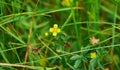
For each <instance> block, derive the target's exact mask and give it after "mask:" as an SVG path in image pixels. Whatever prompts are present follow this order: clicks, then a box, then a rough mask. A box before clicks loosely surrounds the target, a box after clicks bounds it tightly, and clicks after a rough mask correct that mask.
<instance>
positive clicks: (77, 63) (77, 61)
mask: <svg viewBox="0 0 120 70" xmlns="http://www.w3.org/2000/svg"><path fill="white" fill-rule="evenodd" d="M80 63H81V60H76V61H75V65H74V67H75V68H78V67H79V65H80Z"/></svg>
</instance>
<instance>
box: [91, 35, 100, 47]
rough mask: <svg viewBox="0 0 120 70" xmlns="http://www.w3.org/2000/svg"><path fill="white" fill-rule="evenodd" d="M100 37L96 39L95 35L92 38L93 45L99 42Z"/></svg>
mask: <svg viewBox="0 0 120 70" xmlns="http://www.w3.org/2000/svg"><path fill="white" fill-rule="evenodd" d="M99 41H100V40H99V39H96V38H95V37H94V36H93V37H91V38H90V43H91V44H92V45H95V44H99Z"/></svg>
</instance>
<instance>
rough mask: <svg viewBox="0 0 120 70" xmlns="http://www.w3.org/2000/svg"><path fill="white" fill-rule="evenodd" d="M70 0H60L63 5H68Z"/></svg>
mask: <svg viewBox="0 0 120 70" xmlns="http://www.w3.org/2000/svg"><path fill="white" fill-rule="evenodd" d="M71 2H72V0H62V2H61V4H62V5H63V6H70V4H71Z"/></svg>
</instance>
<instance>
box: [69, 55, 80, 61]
mask: <svg viewBox="0 0 120 70" xmlns="http://www.w3.org/2000/svg"><path fill="white" fill-rule="evenodd" d="M77 59H80V56H79V55H75V56H72V57H71V58H70V60H77Z"/></svg>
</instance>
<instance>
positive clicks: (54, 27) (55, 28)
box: [50, 24, 60, 36]
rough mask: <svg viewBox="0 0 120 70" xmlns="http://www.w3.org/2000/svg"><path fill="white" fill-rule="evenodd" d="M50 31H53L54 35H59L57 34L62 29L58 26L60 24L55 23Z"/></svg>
mask: <svg viewBox="0 0 120 70" xmlns="http://www.w3.org/2000/svg"><path fill="white" fill-rule="evenodd" d="M50 32H52V33H53V36H57V34H58V33H59V32H60V29H59V28H58V25H57V24H54V26H53V28H50Z"/></svg>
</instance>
